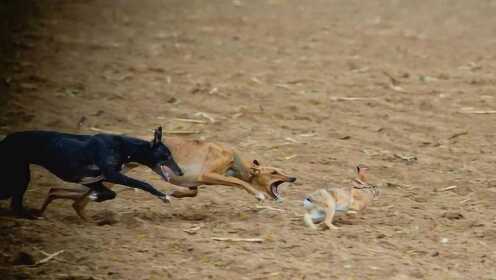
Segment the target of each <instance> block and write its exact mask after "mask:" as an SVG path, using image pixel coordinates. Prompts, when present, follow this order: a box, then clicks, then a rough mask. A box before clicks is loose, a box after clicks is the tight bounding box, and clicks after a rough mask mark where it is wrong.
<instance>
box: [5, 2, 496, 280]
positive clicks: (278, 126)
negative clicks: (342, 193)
mask: <svg viewBox="0 0 496 280" xmlns="http://www.w3.org/2000/svg"><path fill="white" fill-rule="evenodd" d="M36 2H37V8H36V11H37V12H36V15H37V16H36V17H33V18H31V20H30V22H29V24H28V27H27V29H25V30H24V31H23V32H20V33H16V37H15V43H16V45H17V46H18V50H19V56H18V57H17V58H16V59H15V61H14V65H13V71H12V74H11V75H8V76H6V77H4V82H6V83H8V85H9V87H10V95H9V99H8V103H7V105H6V106H4V107H3V108H2V110H1V112H0V125H1V127H0V134H6V133H9V132H12V131H17V130H23V129H53V130H62V131H68V132H78V133H97V131H98V130H102V131H110V132H116V133H126V134H128V135H132V136H137V137H146V138H148V137H151V131H152V128H154V127H155V126H157V125H159V124H160V125H163V126H164V127H166V129H167V130H168V131H197V132H198V133H197V134H193V135H187V136H184V137H190V138H201V139H206V140H209V141H221V142H224V143H228V144H230V145H232V146H234V147H237V148H238V149H239V150H241V151H242V152H243V153H244V154H245V155H246V156H247V157H252V158H257V159H259V160H260V161H261V162H262V163H265V164H270V165H274V166H277V167H281V168H283V169H285V170H287V172H289V173H291V174H293V175H295V176H297V177H298V181H297V182H296V183H294V184H290V185H286V186H285V187H284V190H283V195H284V197H285V201H284V203H280V204H279V203H275V202H267V203H266V205H267V206H271V207H274V208H278V209H281V210H282V211H274V210H268V209H259V208H257V207H256V205H257V203H256V200H255V199H254V197H252V196H251V195H249V194H248V193H245V192H244V191H241V190H238V189H232V188H228V187H222V186H215V187H206V188H202V189H201V190H200V194H199V196H198V197H196V198H192V199H182V200H179V199H176V200H174V201H172V203H171V204H170V205H164V204H162V203H161V202H160V201H159V200H157V199H155V198H154V197H152V196H150V195H148V194H146V193H143V192H133V191H131V192H123V193H120V194H119V196H118V197H117V198H116V199H115V200H113V201H109V202H105V203H100V204H97V203H94V204H91V205H90V206H89V207H88V212H89V215H90V216H92V217H93V218H95V219H97V220H98V219H100V220H102V219H104V220H106V221H107V223H104V225H98V224H95V223H85V222H82V221H81V220H79V219H78V217H77V216H76V215H75V213H74V212H73V210H72V208H71V206H70V203H69V202H67V201H59V202H57V203H54V204H53V205H52V207H51V208H49V209H48V211H47V212H46V217H45V219H43V220H37V221H29V220H20V219H14V218H11V217H5V216H4V217H1V218H0V234H1V239H0V240H1V241H0V242H1V243H0V246H1V247H2V249H1V252H0V266H1V268H0V273H1V275H2V277H1V278H2V279H207V278H210V279H331V278H338V279H496V266H495V262H496V253H495V251H494V248H496V228H495V227H496V220H495V214H496V175H495V174H494V172H493V169H494V166H495V163H496V153H495V151H494V142H495V139H496V131H495V129H494V127H495V117H496V115H495V114H491V113H494V111H493V110H496V93H495V88H496V78H495V76H494V73H495V70H496V54H495V52H494V50H495V48H496V39H495V38H496V29H495V26H496V17H495V16H494V15H495V14H496V4H495V3H494V2H493V1H463V0H460V1H406V0H405V1H400V0H388V1H379V0H373V1H372V0H370V1H358V0H348V1H345V0H342V1H338V0H328V1H320V0H315V1H290V0H265V1H262V0H257V1H247V0H239V1H238V0H235V1H220V0H217V1H200V0H198V1H194V0H191V1H182V0H176V1H170V0H168V1H162V0H146V1H125V0H122V1H96V0H93V1H92V0H90V1H82V0H78V1H61V0H59V1H55V0H46V1H36ZM199 112H202V113H204V114H201V113H200V114H198V113H199ZM483 113H486V114H483ZM205 114H206V116H208V117H211V118H213V119H214V120H215V122H211V121H209V120H208V119H207V118H205ZM177 118H192V119H198V120H204V121H206V123H203V124H195V123H185V122H181V121H178V120H176V119H177ZM357 163H364V164H367V165H369V166H370V168H371V182H373V183H375V184H377V185H379V187H380V190H381V196H380V198H379V200H378V201H376V202H375V204H373V205H372V207H370V208H369V209H368V210H366V211H365V212H363V213H360V214H358V215H356V214H348V215H345V216H342V217H340V218H339V219H338V221H337V225H338V226H340V229H339V230H336V231H317V232H314V231H310V230H308V229H306V228H304V226H303V225H302V222H301V214H302V212H303V211H302V207H301V206H302V202H301V201H302V198H303V197H304V195H305V194H307V193H309V192H310V191H312V190H314V189H316V188H320V187H323V186H326V185H329V184H345V183H346V182H349V179H350V178H351V177H353V175H354V174H353V166H354V165H355V164H357ZM32 173H33V180H32V183H31V187H30V188H29V191H28V193H27V195H26V200H27V205H29V206H31V207H38V206H39V205H40V204H41V202H42V200H43V198H44V196H45V195H46V193H47V190H48V188H49V187H50V186H59V185H64V183H62V182H61V181H59V180H58V179H56V178H55V177H54V176H53V175H51V174H49V173H48V172H46V171H44V170H42V169H40V168H33V172H32ZM132 174H133V176H135V177H137V178H142V179H145V180H147V181H149V182H152V183H153V184H154V185H155V186H157V187H158V188H160V189H163V190H168V189H170V188H171V186H170V185H167V184H166V183H163V182H161V181H160V180H159V179H158V178H156V176H153V174H152V173H151V172H149V171H147V170H145V169H139V170H138V171H136V172H133V173H132ZM450 186H456V187H452V188H448V187H450ZM447 188H448V189H447ZM1 205H2V207H3V208H6V207H7V206H8V204H7V203H6V202H2V203H1ZM197 226H199V227H200V229H199V230H198V231H197V232H196V234H189V233H187V232H185V231H184V230H185V229H188V228H192V227H197ZM212 237H243V238H262V239H263V240H264V241H263V242H262V243H243V242H240V243H232V242H222V241H214V240H212ZM59 250H64V252H63V253H62V254H60V255H59V256H58V257H57V258H55V259H52V260H51V261H49V262H47V263H45V264H43V265H39V266H36V267H29V266H15V265H12V260H13V259H14V258H15V257H16V256H17V255H18V254H19V252H25V253H28V254H30V255H31V256H33V257H34V260H35V261H38V260H40V259H42V258H44V257H45V255H44V254H43V253H42V252H41V251H44V252H46V253H54V252H57V251H59Z"/></svg>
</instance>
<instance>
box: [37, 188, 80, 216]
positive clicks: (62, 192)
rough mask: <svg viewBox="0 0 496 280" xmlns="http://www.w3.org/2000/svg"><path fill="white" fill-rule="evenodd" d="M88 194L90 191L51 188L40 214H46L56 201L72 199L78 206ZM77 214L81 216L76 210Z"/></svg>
mask: <svg viewBox="0 0 496 280" xmlns="http://www.w3.org/2000/svg"><path fill="white" fill-rule="evenodd" d="M87 193H88V191H86V190H78V189H65V188H51V189H50V191H48V196H47V198H46V199H45V201H44V202H43V205H42V206H41V208H40V210H39V214H40V215H42V214H43V212H45V210H46V208H47V207H48V205H49V204H50V203H51V202H52V201H53V200H55V199H70V200H74V204H76V203H77V202H78V201H79V200H81V198H84V197H86V194H87ZM86 203H87V202H86ZM86 203H85V205H86ZM74 204H73V205H74ZM73 207H74V206H73ZM76 212H78V215H79V211H78V210H76ZM80 216H81V215H80ZM82 218H83V219H85V218H84V217H82Z"/></svg>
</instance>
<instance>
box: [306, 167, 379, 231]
mask: <svg viewBox="0 0 496 280" xmlns="http://www.w3.org/2000/svg"><path fill="white" fill-rule="evenodd" d="M356 169H357V175H358V178H357V179H354V180H353V181H352V185H351V186H349V187H346V188H336V187H333V188H329V189H320V190H317V191H315V192H313V193H312V194H310V195H309V196H307V197H306V198H305V200H304V201H303V205H304V207H305V209H306V210H307V212H306V213H305V215H304V216H303V221H304V222H305V225H307V226H308V227H310V228H312V229H317V226H316V225H315V224H319V223H320V224H321V226H322V227H324V228H333V229H336V228H337V227H336V226H334V225H333V224H332V221H333V219H334V215H335V214H336V212H344V213H346V212H348V211H360V210H363V209H365V208H366V207H367V206H368V205H369V204H370V203H371V201H372V200H373V199H374V198H376V197H377V195H378V194H379V192H378V191H377V187H376V186H374V185H371V184H368V183H367V178H366V175H365V172H366V170H368V168H367V167H366V166H363V165H359V166H357V167H356Z"/></svg>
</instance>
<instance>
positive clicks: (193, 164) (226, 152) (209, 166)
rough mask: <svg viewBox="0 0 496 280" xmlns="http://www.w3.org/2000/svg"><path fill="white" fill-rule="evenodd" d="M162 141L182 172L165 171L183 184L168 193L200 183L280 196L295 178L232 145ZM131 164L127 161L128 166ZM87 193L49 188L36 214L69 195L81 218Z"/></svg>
mask: <svg viewBox="0 0 496 280" xmlns="http://www.w3.org/2000/svg"><path fill="white" fill-rule="evenodd" d="M165 144H166V145H167V147H168V148H169V150H170V151H171V153H172V155H173V156H174V159H175V160H176V162H177V163H178V164H179V166H180V168H181V170H182V171H183V173H184V174H183V176H175V175H174V173H173V172H169V174H171V178H170V181H169V182H170V183H172V184H174V185H176V186H180V187H185V188H181V189H175V190H172V191H171V192H169V193H168V195H170V196H173V197H176V198H183V197H194V196H196V195H197V194H198V186H200V185H224V186H233V187H238V188H241V189H244V190H246V191H247V192H249V193H251V194H253V195H254V196H255V197H256V198H257V199H258V200H261V201H263V200H265V199H266V196H268V197H270V198H272V199H274V200H277V199H279V198H280V194H279V185H281V184H282V183H284V182H294V181H296V178H295V177H290V176H288V175H286V174H285V173H284V172H283V171H282V170H280V169H277V168H274V167H269V166H261V165H260V164H259V162H258V161H257V160H254V161H251V162H250V161H245V160H243V159H241V157H240V155H239V153H238V152H236V151H235V150H234V149H231V148H228V147H226V146H225V145H222V144H217V143H211V142H204V141H198V140H187V139H182V138H175V137H168V138H167V139H166V140H165ZM134 167H136V166H131V165H127V168H128V169H131V168H134ZM107 186H108V185H107ZM108 187H111V186H108ZM88 194H89V193H87V192H86V191H84V190H76V189H66V188H52V189H51V190H50V191H49V193H48V196H47V198H46V200H45V202H44V203H43V206H42V207H41V209H40V214H41V213H43V212H44V211H45V209H46V208H47V206H48V204H50V203H51V202H52V201H53V200H55V199H70V200H74V203H73V207H74V209H75V210H76V212H77V214H78V215H79V216H80V217H81V218H82V219H84V220H85V219H86V218H85V215H84V211H83V210H84V208H85V207H86V204H88V202H89V199H88Z"/></svg>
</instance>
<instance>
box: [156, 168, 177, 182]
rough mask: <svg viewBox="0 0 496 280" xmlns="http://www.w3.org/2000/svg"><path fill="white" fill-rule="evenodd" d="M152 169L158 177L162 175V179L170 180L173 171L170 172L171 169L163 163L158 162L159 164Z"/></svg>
mask: <svg viewBox="0 0 496 280" xmlns="http://www.w3.org/2000/svg"><path fill="white" fill-rule="evenodd" d="M153 171H155V173H157V174H158V175H160V177H162V179H164V180H165V181H167V182H170V180H171V174H173V172H172V169H170V168H169V167H168V166H166V165H165V164H159V165H157V167H155V168H154V169H153Z"/></svg>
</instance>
